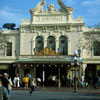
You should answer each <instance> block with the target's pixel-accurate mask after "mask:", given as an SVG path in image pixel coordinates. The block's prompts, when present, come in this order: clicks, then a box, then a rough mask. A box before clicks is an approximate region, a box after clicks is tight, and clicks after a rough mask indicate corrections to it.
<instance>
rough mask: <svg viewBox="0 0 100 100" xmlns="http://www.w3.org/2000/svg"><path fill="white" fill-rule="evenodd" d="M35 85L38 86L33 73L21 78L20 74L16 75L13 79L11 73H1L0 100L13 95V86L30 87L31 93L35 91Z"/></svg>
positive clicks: (5, 99)
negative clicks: (32, 75)
mask: <svg viewBox="0 0 100 100" xmlns="http://www.w3.org/2000/svg"><path fill="white" fill-rule="evenodd" d="M34 86H36V81H35V79H34V78H32V77H31V74H26V75H25V76H23V77H22V78H21V79H20V77H19V75H16V76H15V77H14V78H13V80H12V79H11V77H10V76H9V74H7V73H4V74H0V100H7V99H8V98H10V96H11V90H12V88H20V87H23V88H25V89H29V95H31V94H32V92H33V91H34Z"/></svg>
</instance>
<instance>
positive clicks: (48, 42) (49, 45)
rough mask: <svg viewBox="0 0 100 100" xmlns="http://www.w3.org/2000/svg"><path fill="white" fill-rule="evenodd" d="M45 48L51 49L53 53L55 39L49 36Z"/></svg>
mask: <svg viewBox="0 0 100 100" xmlns="http://www.w3.org/2000/svg"><path fill="white" fill-rule="evenodd" d="M47 47H48V48H51V49H52V50H53V51H55V38H54V37H53V36H49V37H48V39H47Z"/></svg>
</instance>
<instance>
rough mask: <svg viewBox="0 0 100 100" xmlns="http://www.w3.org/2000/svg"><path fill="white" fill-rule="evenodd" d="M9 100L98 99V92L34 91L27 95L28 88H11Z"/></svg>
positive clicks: (99, 98)
mask: <svg viewBox="0 0 100 100" xmlns="http://www.w3.org/2000/svg"><path fill="white" fill-rule="evenodd" d="M9 100H100V94H99V93H82V92H77V93H73V92H54V91H34V93H33V94H32V96H29V93H28V90H26V91H25V90H13V91H12V96H11V98H10V99H9Z"/></svg>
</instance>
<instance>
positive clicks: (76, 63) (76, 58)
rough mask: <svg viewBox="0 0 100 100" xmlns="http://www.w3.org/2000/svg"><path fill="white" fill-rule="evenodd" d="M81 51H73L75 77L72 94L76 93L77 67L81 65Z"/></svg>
mask: <svg viewBox="0 0 100 100" xmlns="http://www.w3.org/2000/svg"><path fill="white" fill-rule="evenodd" d="M80 54H81V49H80V48H79V49H78V50H75V51H74V56H73V61H74V67H75V77H74V92H75V93H76V92H77V81H78V80H77V67H78V66H79V65H80V64H81V62H82V58H81V57H80Z"/></svg>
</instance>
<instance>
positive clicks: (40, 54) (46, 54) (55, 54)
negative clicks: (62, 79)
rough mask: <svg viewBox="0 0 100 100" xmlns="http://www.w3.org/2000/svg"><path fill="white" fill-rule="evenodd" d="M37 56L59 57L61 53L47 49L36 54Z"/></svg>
mask: <svg viewBox="0 0 100 100" xmlns="http://www.w3.org/2000/svg"><path fill="white" fill-rule="evenodd" d="M35 55H37V56H43V55H45V56H49V55H50V56H57V55H59V53H56V52H55V51H53V50H52V49H51V48H48V47H46V48H44V49H43V50H42V51H40V52H36V53H35Z"/></svg>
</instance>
